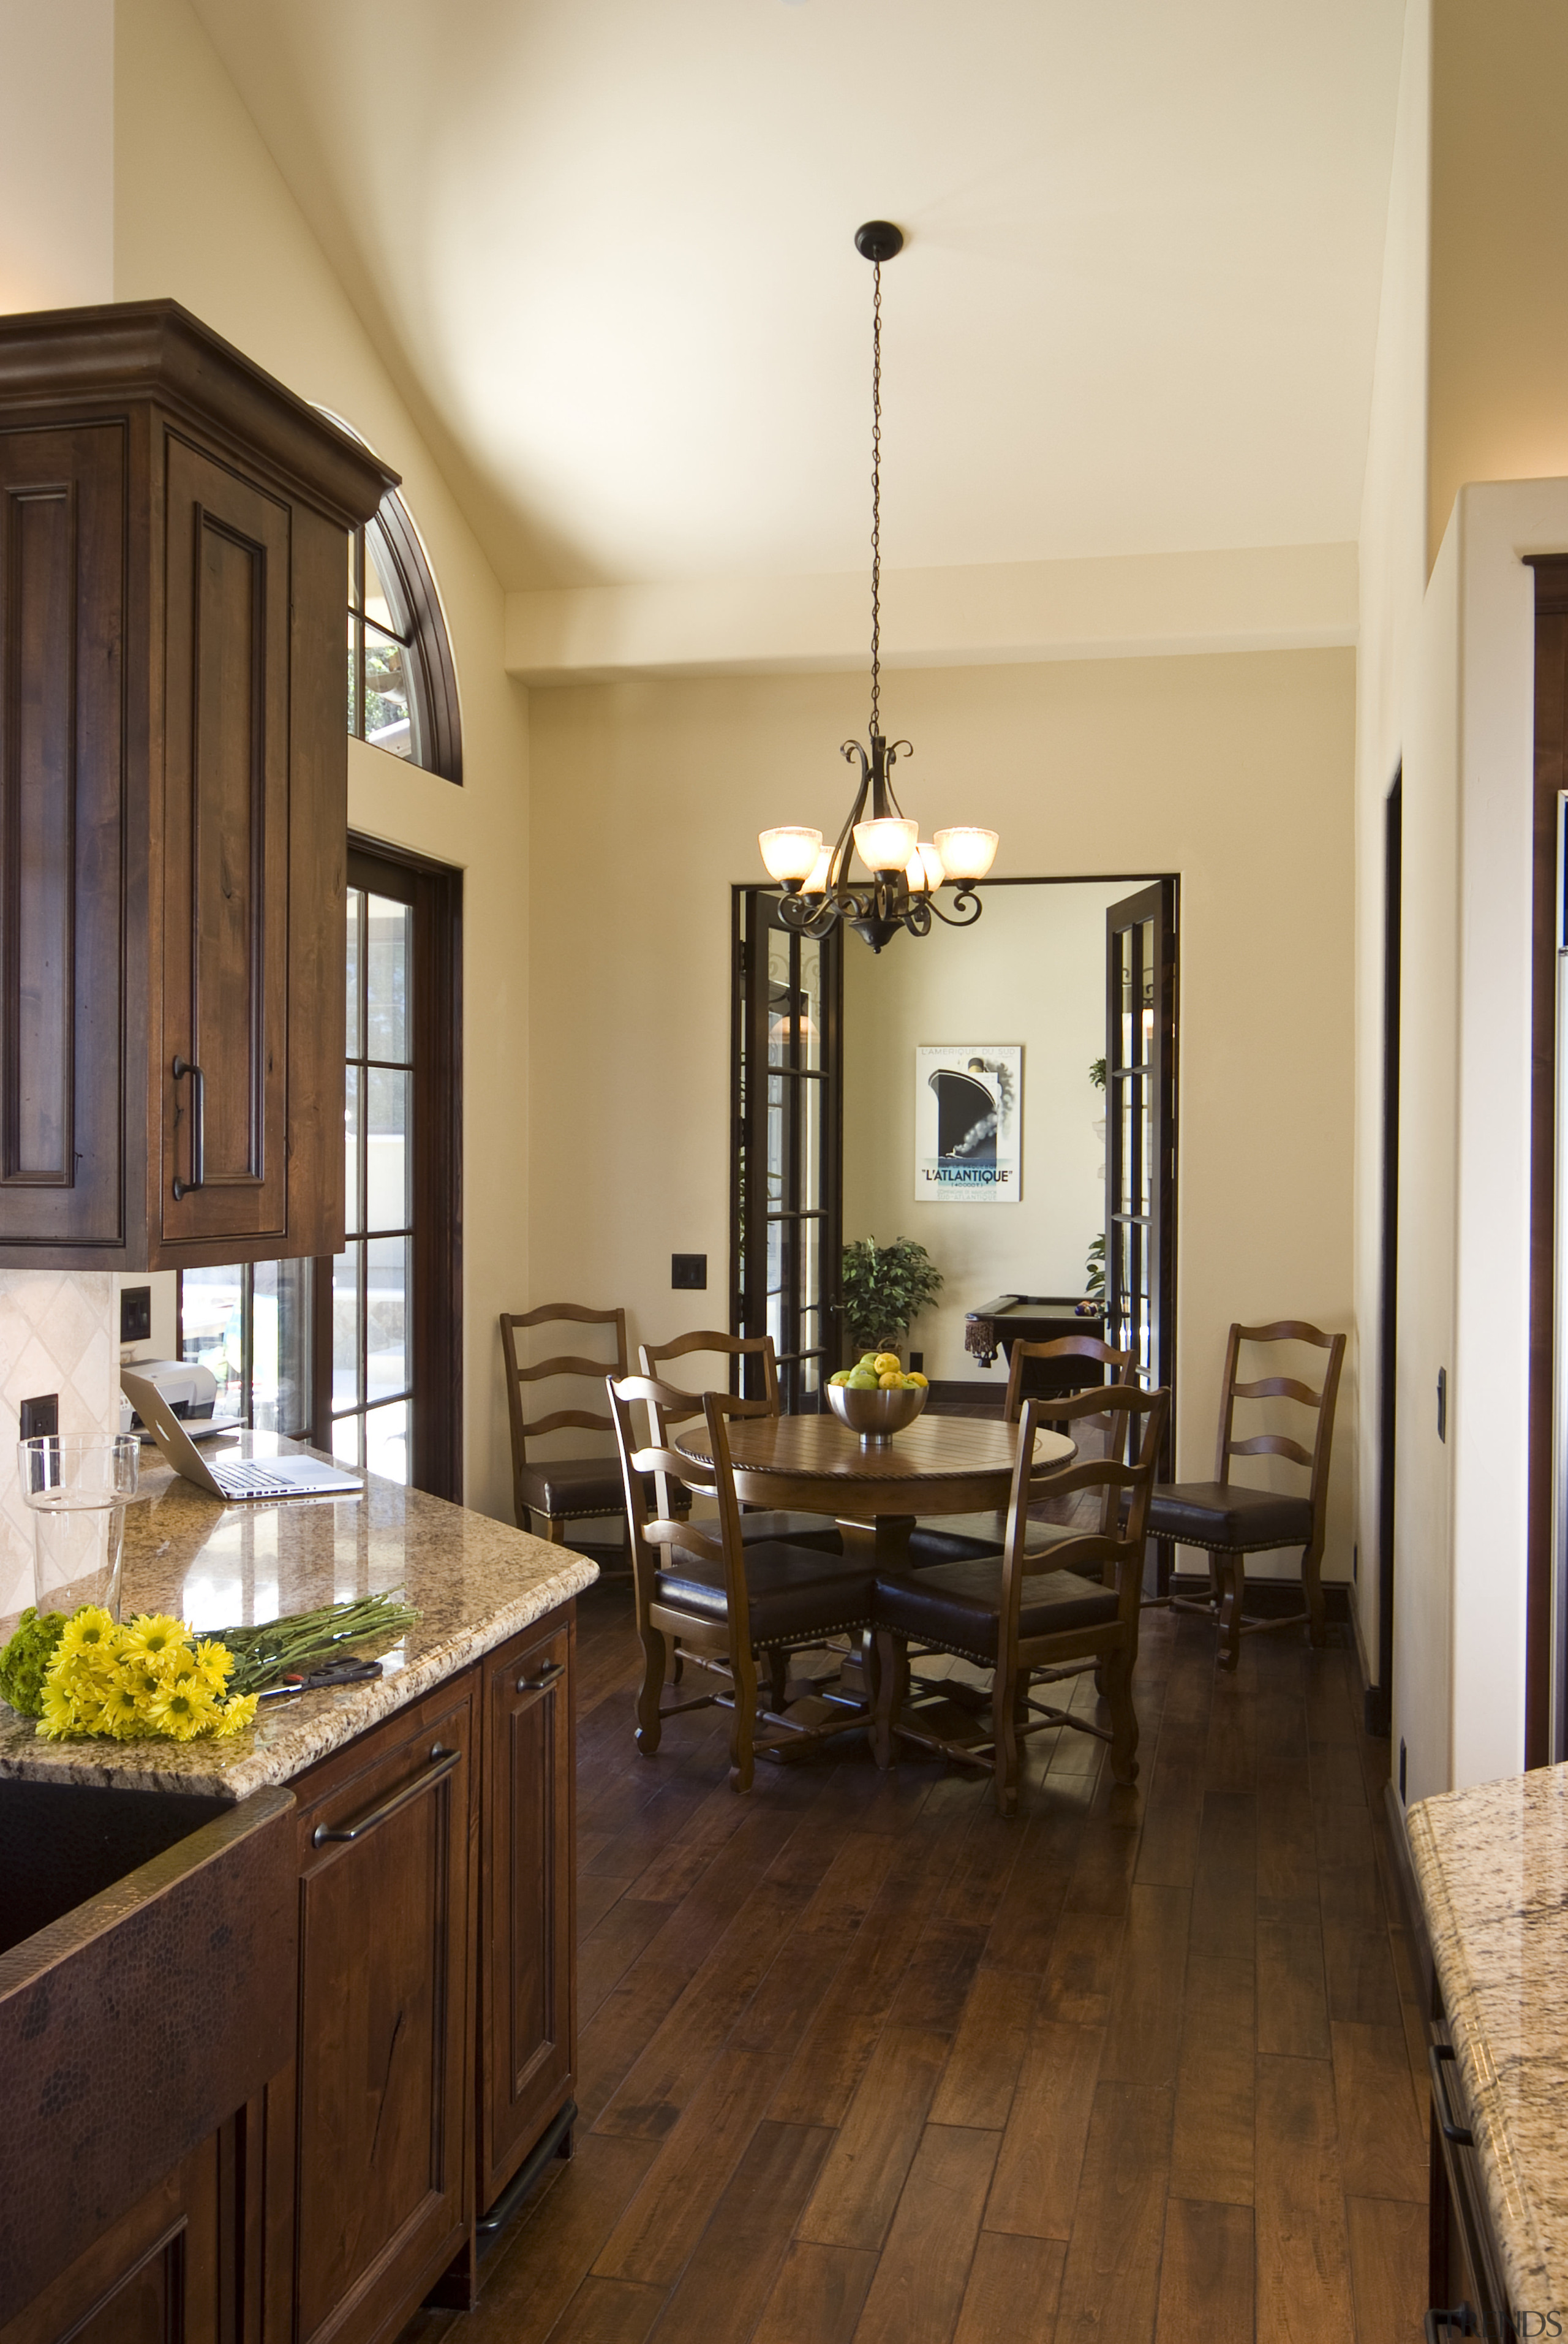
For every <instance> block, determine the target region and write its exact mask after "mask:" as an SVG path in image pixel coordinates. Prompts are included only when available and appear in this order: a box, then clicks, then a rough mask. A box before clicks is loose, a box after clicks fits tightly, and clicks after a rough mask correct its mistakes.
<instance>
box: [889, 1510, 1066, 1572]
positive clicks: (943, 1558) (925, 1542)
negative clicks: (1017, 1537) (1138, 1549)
mask: <svg viewBox="0 0 1568 2344" xmlns="http://www.w3.org/2000/svg"><path fill="white" fill-rule="evenodd" d="M1006 1535H1007V1516H1006V1514H1005V1513H997V1514H949V1515H948V1516H947V1517H946V1519H945V1520H944V1519H943V1518H942V1517H941V1516H940V1515H933V1516H932V1517H931V1519H930V1521H919V1522H917V1523H916V1524H915V1527H914V1529H913V1530H912V1531H910V1570H911V1571H930V1570H931V1569H932V1568H933V1566H934V1565H936V1564H938V1563H943V1562H984V1561H990V1559H991V1558H993V1557H994V1556H996V1555H999V1554H1000V1552H1001V1551H1002V1544H1003V1541H1004V1540H1005V1538H1006ZM1024 1535H1025V1539H1026V1541H1027V1544H1028V1547H1029V1550H1030V1552H1031V1553H1039V1552H1040V1551H1041V1550H1042V1549H1044V1548H1045V1547H1048V1546H1051V1545H1054V1544H1058V1543H1060V1542H1061V1541H1065V1540H1067V1539H1070V1538H1081V1537H1082V1536H1083V1531H1082V1530H1081V1529H1069V1528H1067V1527H1066V1526H1065V1525H1064V1524H1062V1523H1060V1522H1030V1526H1029V1529H1028V1531H1026V1532H1025V1534H1024ZM1073 1567H1074V1566H1073V1565H1072V1564H1069V1565H1068V1569H1069V1570H1072V1569H1073ZM1102 1569H1103V1565H1102V1564H1101V1563H1098V1562H1086V1563H1085V1564H1084V1565H1083V1566H1082V1572H1083V1576H1085V1577H1087V1578H1090V1579H1098V1578H1099V1577H1100V1576H1101V1571H1102Z"/></svg>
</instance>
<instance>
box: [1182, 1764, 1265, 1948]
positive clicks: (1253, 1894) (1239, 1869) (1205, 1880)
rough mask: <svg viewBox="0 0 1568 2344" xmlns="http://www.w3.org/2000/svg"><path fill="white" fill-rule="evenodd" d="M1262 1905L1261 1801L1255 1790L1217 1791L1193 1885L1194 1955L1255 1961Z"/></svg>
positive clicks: (1207, 1808) (1207, 1806)
mask: <svg viewBox="0 0 1568 2344" xmlns="http://www.w3.org/2000/svg"><path fill="white" fill-rule="evenodd" d="M1257 1905H1258V1808H1257V1801H1256V1799H1255V1798H1254V1796H1253V1794H1252V1793H1251V1789H1248V1790H1247V1791H1245V1792H1241V1791H1233V1790H1226V1791H1216V1790H1211V1791H1210V1792H1209V1793H1207V1795H1206V1796H1205V1798H1204V1801H1203V1829H1202V1834H1201V1839H1200V1841H1199V1846H1198V1870H1197V1874H1196V1876H1195V1878H1194V1880H1193V1883H1192V1930H1191V1941H1190V1942H1191V1950H1192V1951H1193V1952H1194V1953H1195V1954H1219V1955H1226V1956H1230V1957H1232V1958H1233V1957H1234V1956H1235V1955H1244V1956H1249V1957H1250V1955H1251V1950H1252V1935H1253V1931H1254V1929H1255V1928H1256V1926H1257V1918H1258V1913H1257Z"/></svg>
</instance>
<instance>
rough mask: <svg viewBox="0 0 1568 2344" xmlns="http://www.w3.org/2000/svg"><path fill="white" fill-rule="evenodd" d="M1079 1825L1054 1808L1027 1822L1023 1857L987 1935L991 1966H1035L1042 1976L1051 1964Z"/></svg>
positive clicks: (996, 1967)
mask: <svg viewBox="0 0 1568 2344" xmlns="http://www.w3.org/2000/svg"><path fill="white" fill-rule="evenodd" d="M1079 1828H1080V1826H1079V1824H1078V1822H1077V1820H1076V1819H1075V1818H1072V1817H1064V1816H1062V1815H1060V1814H1057V1813H1055V1812H1054V1811H1050V1812H1048V1813H1047V1814H1042V1815H1031V1816H1030V1819H1029V1821H1028V1823H1027V1824H1025V1825H1024V1828H1023V1832H1022V1834H1021V1844H1020V1849H1019V1858H1018V1862H1017V1864H1015V1865H1014V1866H1013V1869H1012V1872H1011V1874H1010V1876H1009V1879H1008V1884H1007V1886H1006V1888H1005V1889H1004V1890H1003V1892H1002V1895H1001V1899H1000V1903H999V1904H998V1905H997V1908H996V1912H995V1914H994V1915H993V1917H992V1920H991V1925H990V1935H989V1937H988V1938H987V1939H986V1949H985V1956H984V1959H985V1965H986V1967H987V1968H988V1969H1013V1970H1032V1971H1033V1972H1034V1974H1035V1975H1037V1976H1038V1975H1039V1974H1040V1971H1041V1970H1043V1968H1044V1967H1045V1964H1046V1962H1047V1960H1048V1958H1049V1957H1050V1941H1051V1937H1052V1935H1053V1934H1054V1932H1055V1928H1056V1924H1057V1918H1058V1915H1060V1912H1061V1909H1062V1906H1063V1905H1064V1904H1065V1903H1066V1901H1067V1885H1068V1880H1069V1877H1070V1874H1071V1871H1072V1866H1073V1863H1074V1861H1075V1859H1076V1856H1077V1853H1078V1831H1079Z"/></svg>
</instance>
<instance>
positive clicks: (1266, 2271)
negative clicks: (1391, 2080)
mask: <svg viewBox="0 0 1568 2344" xmlns="http://www.w3.org/2000/svg"><path fill="white" fill-rule="evenodd" d="M1254 2236H1255V2238H1256V2241H1257V2273H1258V2282H1257V2283H1258V2311H1257V2325H1258V2344H1322V2339H1323V2338H1324V2337H1325V2336H1351V2335H1352V2334H1353V2333H1354V2320H1355V2316H1354V2311H1353V2309H1352V2299H1351V2281H1350V2258H1349V2257H1350V2250H1349V2243H1348V2239H1347V2236H1346V2229H1345V2203H1344V2182H1343V2176H1342V2171H1341V2167H1340V2156H1339V2129H1338V2124H1337V2121H1336V2117H1335V2113H1334V2085H1333V2069H1332V2066H1331V2065H1330V2063H1329V2061H1328V2060H1326V2059H1290V2058H1274V2057H1260V2059H1259V2061H1258V2152H1257V2199H1256V2226H1255V2230H1254Z"/></svg>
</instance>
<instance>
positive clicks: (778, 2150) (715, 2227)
mask: <svg viewBox="0 0 1568 2344" xmlns="http://www.w3.org/2000/svg"><path fill="white" fill-rule="evenodd" d="M832 2138H833V2136H832V2134H831V2133H830V2132H829V2131H827V2130H826V2129H824V2128H822V2127H806V2126H802V2125H779V2124H760V2125H759V2126H758V2127H757V2130H756V2131H755V2132H754V2133H753V2135H752V2137H751V2139H750V2141H749V2144H748V2147H747V2149H746V2153H745V2155H744V2156H743V2157H741V2160H740V2162H739V2165H738V2166H737V2167H736V2168H735V2171H734V2174H733V2175H732V2177H730V2180H729V2184H728V2186H727V2187H726V2188H725V2189H724V2190H723V2192H722V2194H721V2195H720V2197H719V2199H718V2202H717V2203H716V2205H715V2206H714V2208H713V2213H712V2218H711V2219H710V2220H709V2225H708V2228H707V2229H706V2230H705V2231H704V2232H703V2234H702V2237H701V2238H700V2239H699V2242H698V2246H697V2250H696V2252H695V2253H694V2254H693V2256H692V2258H691V2260H690V2261H689V2263H688V2264H687V2266H686V2268H685V2270H684V2271H683V2272H682V2274H681V2277H680V2279H679V2282H678V2285H677V2287H676V2289H675V2292H674V2294H673V2295H672V2296H671V2297H670V2299H669V2302H668V2308H667V2309H666V2310H665V2312H664V2315H663V2317H662V2319H660V2320H659V2323H658V2344H746V2339H748V2338H749V2336H750V2334H751V2331H752V2329H753V2328H754V2327H755V2326H756V2324H757V2321H758V2319H759V2318H760V2316H761V2313H762V2309H763V2307H764V2305H765V2304H766V2303H767V2301H768V2299H769V2296H770V2295H771V2293H772V2291H773V2283H774V2280H775V2278H777V2276H778V2272H779V2264H780V2263H781V2262H782V2261H783V2259H784V2256H785V2254H786V2252H787V2251H788V2249H789V2240H790V2236H791V2234H792V2232H793V2230H794V2228H795V2224H796V2222H797V2220H798V2219H799V2215H800V2212H801V2209H802V2208H804V2206H805V2204H806V2201H807V2199H808V2197H809V2196H810V2194H811V2190H812V2187H813V2186H814V2185H815V2182H816V2179H817V2176H818V2173H819V2170H820V2169H821V2165H822V2160H823V2158H824V2157H826V2155H827V2154H828V2150H829V2147H830V2146H831V2143H832Z"/></svg>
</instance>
